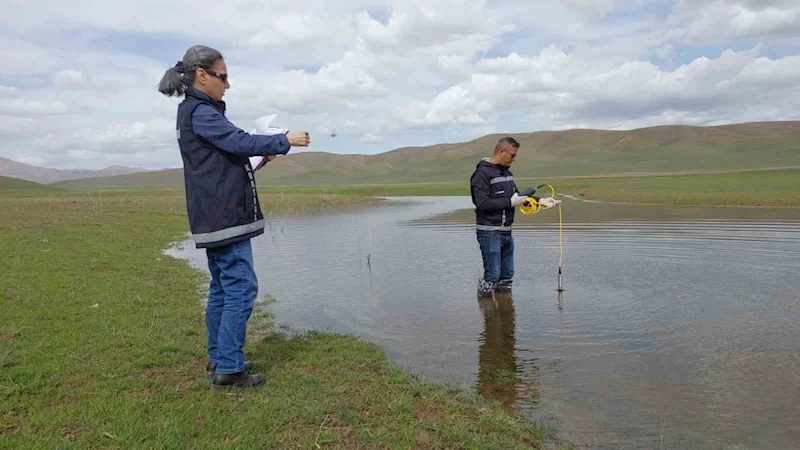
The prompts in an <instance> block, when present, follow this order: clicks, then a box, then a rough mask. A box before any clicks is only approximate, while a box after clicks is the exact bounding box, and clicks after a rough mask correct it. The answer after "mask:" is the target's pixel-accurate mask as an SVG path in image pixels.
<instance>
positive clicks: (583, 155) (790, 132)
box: [56, 121, 800, 189]
mask: <svg viewBox="0 0 800 450" xmlns="http://www.w3.org/2000/svg"><path fill="white" fill-rule="evenodd" d="M510 135H511V136H513V137H515V138H516V139H517V140H518V141H519V142H520V144H521V148H520V151H519V156H518V157H517V160H516V162H515V163H514V166H513V169H512V170H513V172H514V174H515V176H517V177H520V178H522V177H524V178H538V177H550V178H552V177H578V176H603V175H605V176H608V175H626V174H628V175H629V174H668V173H702V172H725V171H740V170H752V169H765V168H775V167H798V166H800V121H794V122H758V123H746V124H736V125H723V126H712V127H696V126H683V125H678V126H657V127H649V128H642V129H637V130H630V131H608V130H593V129H576V130H566V131H540V132H534V133H516V134H510ZM502 136H504V135H503V134H492V135H487V136H483V137H481V138H478V139H476V140H473V141H470V142H464V143H450V144H438V145H433V146H429V147H413V148H400V149H396V150H392V151H389V152H386V153H382V154H378V155H336V154H331V153H324V152H305V153H297V154H294V155H288V156H285V157H281V158H278V159H276V160H275V161H272V162H271V163H269V165H268V166H267V168H265V169H264V170H262V171H260V172H259V173H258V180H259V182H260V183H262V184H269V185H292V186H297V185H316V186H323V185H345V184H347V185H352V184H396V183H397V184H400V183H428V182H447V181H459V180H465V179H467V178H468V177H469V174H470V173H472V171H473V170H474V168H475V165H476V164H477V163H478V161H479V160H480V159H481V158H483V157H486V156H490V155H491V153H492V150H493V148H494V144H495V143H496V142H497V140H498V139H499V138H500V137H502ZM56 185H58V186H61V187H66V188H72V189H87V188H89V189H91V188H99V187H131V186H159V187H174V188H182V187H183V174H182V170H181V169H175V170H167V171H161V172H152V173H140V174H131V175H123V176H115V177H104V178H92V179H84V180H73V181H66V182H61V183H56Z"/></svg>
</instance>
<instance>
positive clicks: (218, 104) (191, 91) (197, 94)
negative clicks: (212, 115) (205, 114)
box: [186, 86, 225, 114]
mask: <svg viewBox="0 0 800 450" xmlns="http://www.w3.org/2000/svg"><path fill="white" fill-rule="evenodd" d="M186 95H187V96H191V97H194V98H196V99H198V100H202V101H204V102H208V103H210V104H211V106H213V107H214V108H215V109H216V110H218V111H219V112H221V113H223V114H225V102H224V101H217V100H214V99H213V98H211V97H209V96H208V94H206V93H205V92H202V91H200V90H198V89H195V88H194V87H191V86H189V88H188V89H186Z"/></svg>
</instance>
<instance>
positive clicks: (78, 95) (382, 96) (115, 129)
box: [0, 0, 800, 168]
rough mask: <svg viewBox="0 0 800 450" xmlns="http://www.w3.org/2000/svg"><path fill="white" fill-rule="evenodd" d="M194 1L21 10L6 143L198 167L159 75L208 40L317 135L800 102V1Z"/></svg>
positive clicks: (81, 1)
mask: <svg viewBox="0 0 800 450" xmlns="http://www.w3.org/2000/svg"><path fill="white" fill-rule="evenodd" d="M176 1H177V2H178V3H173V4H171V6H170V7H169V8H164V7H163V5H162V4H161V3H158V2H155V1H154V0H143V1H141V2H137V3H129V4H128V3H126V4H120V5H116V4H114V5H112V4H110V3H108V4H103V3H99V4H98V3H96V2H91V1H88V0H77V2H73V3H72V4H69V5H67V4H53V3H52V2H45V1H44V0H31V2H28V3H24V4H23V3H20V4H18V5H15V7H14V8H11V9H7V10H5V11H4V14H5V15H4V18H5V19H6V20H5V22H4V25H7V26H6V27H4V28H3V30H0V57H1V58H3V60H5V61H14V64H11V65H8V67H4V71H2V72H0V98H2V102H0V105H2V106H0V120H2V122H0V139H2V140H3V141H4V142H5V145H4V146H3V147H2V148H0V156H5V157H12V158H13V157H14V156H15V155H23V156H20V157H26V158H32V157H36V158H42V159H43V162H44V163H45V164H47V165H53V166H59V167H86V168H99V167H102V166H104V165H109V164H121V165H141V166H144V167H150V168H161V167H165V166H170V165H171V166H173V167H174V166H176V165H179V164H180V158H179V157H178V153H177V146H176V143H175V138H174V131H173V128H174V121H175V110H176V106H177V104H178V103H179V101H180V100H178V99H173V98H166V97H164V96H162V95H161V94H159V93H158V92H157V90H156V85H157V83H158V81H159V79H160V78H161V76H162V74H163V73H164V70H166V69H167V68H168V67H170V66H171V65H173V64H174V62H175V61H176V60H178V59H180V58H181V57H182V55H183V52H184V51H185V48H186V47H188V46H189V45H192V44H195V43H204V44H207V45H211V46H213V47H216V48H218V49H219V50H221V51H222V52H223V54H224V55H225V58H226V62H227V65H228V69H229V72H230V79H231V85H232V88H231V90H229V91H228V93H227V94H226V96H225V99H226V101H227V103H228V117H230V118H231V120H232V121H234V123H236V124H237V125H239V126H241V127H242V128H244V129H250V128H251V127H252V120H253V119H255V118H256V117H258V116H261V115H264V114H270V113H278V114H279V119H278V122H280V123H278V124H277V125H280V126H285V127H289V128H291V129H305V130H308V131H310V132H311V133H312V136H317V138H315V139H312V142H314V144H312V147H311V148H309V150H321V151H331V152H351V153H352V152H356V153H358V152H374V151H383V150H389V149H391V148H395V147H400V146H406V145H419V144H421V143H424V142H427V143H435V142H437V141H441V140H445V139H446V140H448V141H458V140H468V139H472V138H475V137H477V136H478V135H481V134H487V133H491V132H499V131H503V132H505V131H510V130H514V131H534V130H538V129H561V128H565V127H570V126H592V127H596V128H623V129H624V128H629V127H635V126H640V125H655V124H670V123H687V124H697V125H703V124H717V123H731V122H740V121H746V120H773V119H776V120H777V119H787V118H788V119H792V118H798V112H797V107H796V105H797V104H800V98H799V97H798V95H800V94H798V92H800V90H798V87H800V85H798V81H797V80H798V79H800V73H798V70H799V69H798V68H800V61H798V58H799V57H800V55H798V50H797V46H796V45H795V43H796V42H797V40H796V38H798V37H800V22H798V20H799V19H798V18H800V15H799V14H798V11H800V3H798V2H797V1H796V0H731V1H721V0H674V1H671V2H669V3H666V4H665V3H664V2H660V1H658V0H599V1H588V0H568V1H566V2H550V3H539V4H537V5H535V6H531V3H530V2H529V1H523V0H502V1H497V2H489V1H488V0H444V1H443V2H439V3H437V2H429V1H423V0H397V1H392V2H388V1H386V0H359V2H351V1H348V0H343V1H341V2H335V3H331V2H324V1H323V0H292V1H289V0H276V1H271V2H267V3H264V2H253V1H251V0H234V1H231V2H224V3H220V2H212V1H208V0H192V1H191V2H189V1H188V0H176ZM119 8H121V9H119ZM180 23H192V24H193V26H192V27H181V26H177V25H176V24H180ZM787 37H788V38H789V39H788V40H783V39H785V38H787ZM740 38H748V39H747V40H738V41H735V40H736V39H740ZM743 42H745V43H751V42H757V43H755V44H752V45H750V44H743ZM786 42H788V43H789V45H781V44H782V43H786ZM695 43H697V44H699V45H695ZM709 43H711V44H713V47H705V44H709ZM709 48H714V49H715V50H713V51H712V50H709ZM719 49H736V51H733V50H726V51H724V52H720V51H719ZM173 52H175V53H173ZM54 116H55V117H54ZM333 129H336V130H337V132H338V137H337V138H336V139H333V138H330V132H331V130H333ZM25 155H27V156H25Z"/></svg>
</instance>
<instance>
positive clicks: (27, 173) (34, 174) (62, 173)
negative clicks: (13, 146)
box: [0, 158, 147, 184]
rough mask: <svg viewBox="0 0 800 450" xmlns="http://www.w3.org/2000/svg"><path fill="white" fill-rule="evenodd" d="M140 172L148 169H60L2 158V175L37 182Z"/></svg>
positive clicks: (46, 182)
mask: <svg viewBox="0 0 800 450" xmlns="http://www.w3.org/2000/svg"><path fill="white" fill-rule="evenodd" d="M140 172H147V170H146V169H142V168H140V167H121V166H110V167H106V168H105V169H101V170H59V169H48V168H45V167H37V166H31V165H29V164H23V163H20V162H16V161H13V160H11V159H7V158H0V176H3V177H11V178H17V179H20V180H27V181H33V182H35V183H42V184H49V183H56V182H59V181H66V180H76V179H81V178H93V177H108V176H115V175H127V174H131V173H140Z"/></svg>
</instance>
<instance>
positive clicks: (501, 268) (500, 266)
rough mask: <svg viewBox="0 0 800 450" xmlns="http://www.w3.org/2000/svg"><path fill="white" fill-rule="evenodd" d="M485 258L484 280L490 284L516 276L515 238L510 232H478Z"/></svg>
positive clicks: (482, 253)
mask: <svg viewBox="0 0 800 450" xmlns="http://www.w3.org/2000/svg"><path fill="white" fill-rule="evenodd" d="M477 233H478V244H480V247H481V256H482V257H483V279H484V280H486V281H488V282H490V283H497V282H498V281H500V280H510V279H511V277H513V276H514V238H513V237H511V233H510V232H502V231H480V230H478V231H477Z"/></svg>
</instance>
